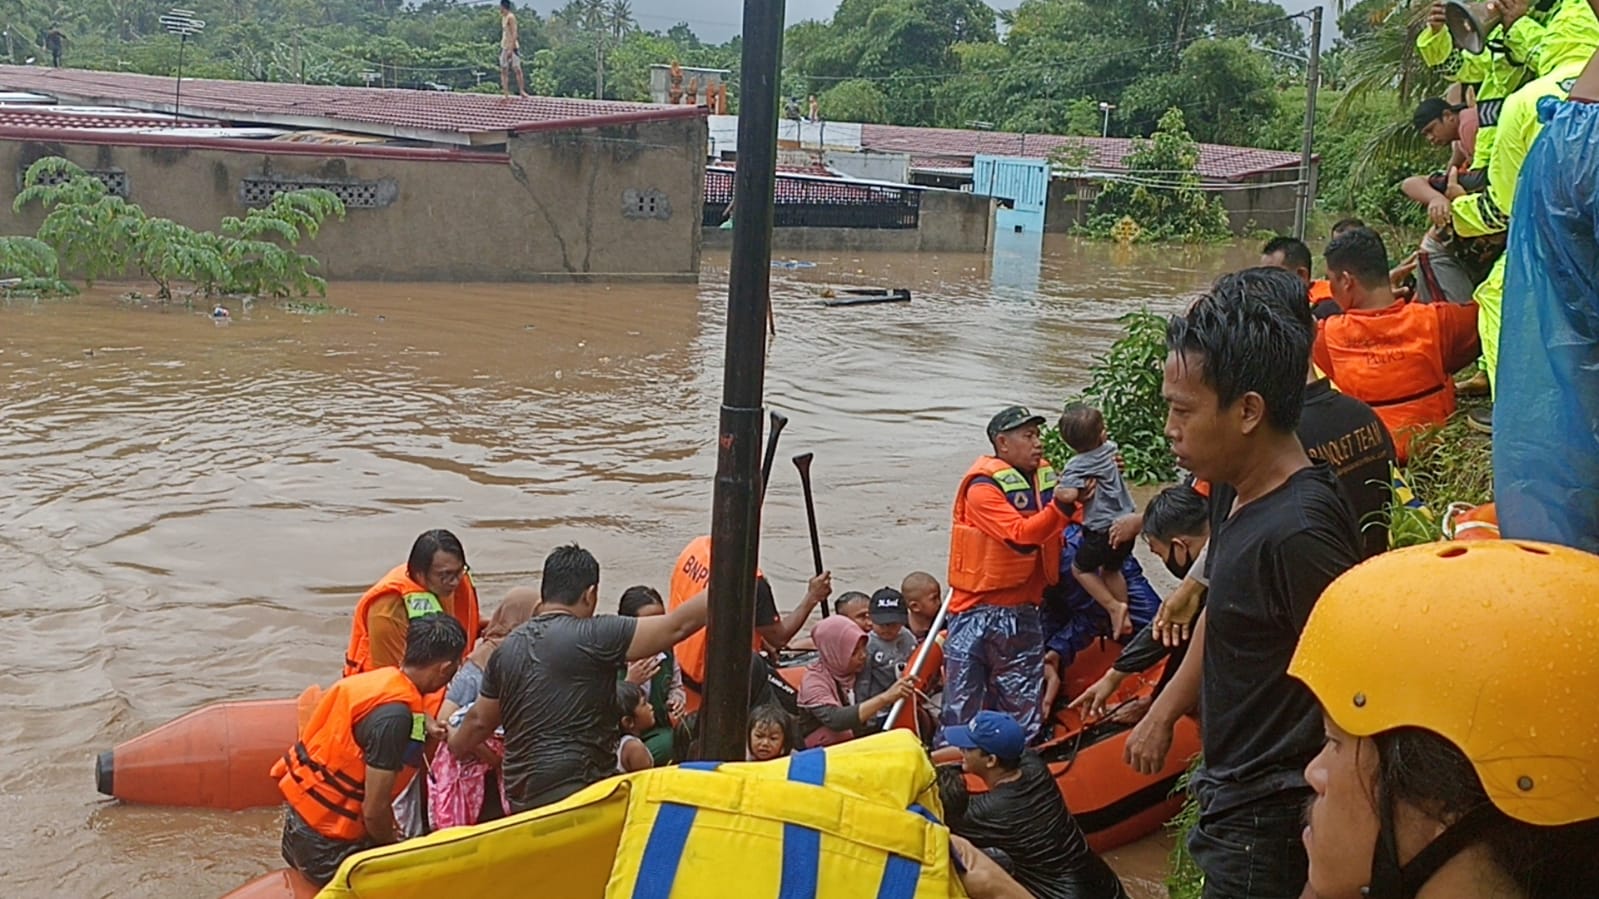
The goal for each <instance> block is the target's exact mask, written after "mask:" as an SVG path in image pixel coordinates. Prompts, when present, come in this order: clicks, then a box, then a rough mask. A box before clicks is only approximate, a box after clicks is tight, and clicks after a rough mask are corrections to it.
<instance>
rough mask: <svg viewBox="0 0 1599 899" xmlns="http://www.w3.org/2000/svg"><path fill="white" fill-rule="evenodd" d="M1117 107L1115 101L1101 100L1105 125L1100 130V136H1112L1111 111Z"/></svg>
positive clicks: (1100, 109)
mask: <svg viewBox="0 0 1599 899" xmlns="http://www.w3.org/2000/svg"><path fill="white" fill-rule="evenodd" d="M1115 108H1116V104H1115V103H1106V102H1105V101H1104V100H1101V101H1099V111H1100V112H1102V113H1104V114H1105V127H1104V129H1103V130H1101V131H1100V133H1099V136H1100V137H1110V111H1111V110H1112V109H1115Z"/></svg>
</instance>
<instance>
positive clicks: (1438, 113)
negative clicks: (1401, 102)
mask: <svg viewBox="0 0 1599 899" xmlns="http://www.w3.org/2000/svg"><path fill="white" fill-rule="evenodd" d="M1464 108H1465V107H1462V106H1455V105H1453V104H1451V103H1450V102H1449V101H1448V100H1445V99H1443V98H1441V97H1428V98H1427V99H1425V100H1423V101H1421V105H1419V106H1417V107H1416V113H1415V115H1412V116H1411V117H1410V124H1412V125H1415V126H1416V130H1417V131H1420V130H1421V129H1423V128H1425V127H1427V126H1428V125H1431V124H1432V123H1433V122H1435V121H1437V120H1439V119H1441V118H1443V115H1444V113H1446V112H1459V111H1460V110H1461V109H1464Z"/></svg>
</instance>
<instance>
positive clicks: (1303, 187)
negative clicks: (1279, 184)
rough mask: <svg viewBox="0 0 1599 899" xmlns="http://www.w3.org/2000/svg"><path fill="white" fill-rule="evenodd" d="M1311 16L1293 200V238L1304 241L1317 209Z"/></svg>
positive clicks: (1316, 17)
mask: <svg viewBox="0 0 1599 899" xmlns="http://www.w3.org/2000/svg"><path fill="white" fill-rule="evenodd" d="M1308 12H1309V15H1310V53H1309V54H1308V58H1307V60H1306V63H1305V133H1304V141H1303V143H1301V145H1300V149H1299V189H1298V190H1297V191H1295V199H1294V236H1295V237H1297V238H1299V239H1300V240H1304V239H1305V228H1306V227H1307V226H1308V224H1309V222H1310V212H1311V210H1312V209H1314V208H1315V205H1316V186H1315V184H1314V183H1313V182H1314V181H1315V178H1314V177H1313V172H1314V171H1315V169H1314V166H1313V165H1312V164H1311V161H1312V159H1313V158H1314V156H1315V153H1316V94H1317V93H1318V92H1319V91H1320V90H1321V13H1322V8H1321V7H1320V6H1316V7H1312V8H1311V9H1310V10H1309V11H1308Z"/></svg>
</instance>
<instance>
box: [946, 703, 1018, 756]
mask: <svg viewBox="0 0 1599 899" xmlns="http://www.w3.org/2000/svg"><path fill="white" fill-rule="evenodd" d="M944 739H945V740H947V741H949V745H951V746H957V747H960V748H961V749H981V750H982V751H984V752H986V753H988V754H989V755H996V756H999V757H1000V758H1002V759H1019V758H1021V757H1022V752H1023V751H1025V750H1026V749H1027V737H1026V736H1024V735H1023V734H1022V726H1021V725H1020V724H1017V723H1016V719H1015V718H1012V717H1011V716H1009V715H1007V714H1005V713H1004V712H978V713H977V717H975V718H973V719H972V723H971V724H966V725H956V726H955V727H950V728H946V729H945V730H944Z"/></svg>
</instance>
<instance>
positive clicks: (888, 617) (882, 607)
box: [871, 587, 911, 624]
mask: <svg viewBox="0 0 1599 899" xmlns="http://www.w3.org/2000/svg"><path fill="white" fill-rule="evenodd" d="M871 614H872V623H873V624H909V623H910V620H911V613H910V611H909V610H907V609H906V608H905V597H904V596H903V595H902V594H901V593H900V592H899V591H898V590H895V589H894V588H893V587H884V588H883V589H881V590H879V591H877V592H876V593H873V594H872V610H871Z"/></svg>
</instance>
